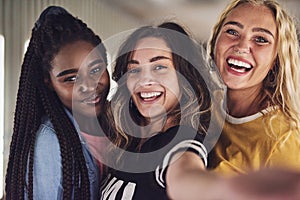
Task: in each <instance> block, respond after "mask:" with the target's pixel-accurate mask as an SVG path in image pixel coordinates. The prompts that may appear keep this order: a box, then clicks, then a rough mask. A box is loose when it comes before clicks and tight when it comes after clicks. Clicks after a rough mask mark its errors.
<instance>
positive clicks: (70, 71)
mask: <svg viewBox="0 0 300 200" xmlns="http://www.w3.org/2000/svg"><path fill="white" fill-rule="evenodd" d="M77 72H78V69H67V70H65V71H62V72H60V73H58V74H57V75H56V77H61V76H64V75H66V74H72V73H77Z"/></svg>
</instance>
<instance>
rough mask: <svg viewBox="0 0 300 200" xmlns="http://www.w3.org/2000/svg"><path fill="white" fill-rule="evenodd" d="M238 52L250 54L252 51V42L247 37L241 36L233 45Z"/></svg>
mask: <svg viewBox="0 0 300 200" xmlns="http://www.w3.org/2000/svg"><path fill="white" fill-rule="evenodd" d="M233 51H234V52H235V53H236V54H249V53H250V52H251V48H250V43H249V41H248V40H247V38H241V39H240V40H239V41H238V43H237V44H236V45H235V46H234V47H233Z"/></svg>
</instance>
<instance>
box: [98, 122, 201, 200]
mask: <svg viewBox="0 0 300 200" xmlns="http://www.w3.org/2000/svg"><path fill="white" fill-rule="evenodd" d="M203 139H204V136H203V135H202V134H199V133H197V131H196V130H194V129H192V128H190V127H187V126H174V127H172V128H170V129H168V130H167V131H166V132H160V133H158V134H156V135H154V136H152V137H151V138H149V139H148V140H147V141H146V142H145V143H144V144H143V145H142V146H141V148H140V149H139V150H138V151H137V150H135V151H133V152H126V153H125V154H124V155H123V157H122V158H123V159H122V161H123V163H122V167H119V169H110V173H109V175H108V177H107V178H106V179H105V181H104V182H103V183H102V186H101V193H102V198H101V199H103V200H121V199H123V200H148V199H149V200H150V199H151V200H158V199H159V200H160V199H162V200H163V199H169V198H168V197H167V194H166V188H165V174H166V171H167V166H168V164H169V161H170V160H171V158H172V155H174V153H178V152H183V151H192V152H194V153H196V154H198V155H199V156H200V157H201V158H202V159H203V161H204V163H205V165H206V162H207V152H206V148H205V147H204V146H203V145H202V142H203ZM129 149H135V148H133V147H132V148H129Z"/></svg>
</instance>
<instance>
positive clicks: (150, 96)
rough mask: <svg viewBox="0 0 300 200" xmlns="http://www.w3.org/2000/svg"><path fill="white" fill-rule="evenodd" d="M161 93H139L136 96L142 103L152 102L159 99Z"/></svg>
mask: <svg viewBox="0 0 300 200" xmlns="http://www.w3.org/2000/svg"><path fill="white" fill-rule="evenodd" d="M162 94H163V93H162V92H158V91H153V92H139V93H138V96H139V97H140V99H141V100H142V101H144V102H153V101H155V100H157V99H159V98H160V97H161V95H162Z"/></svg>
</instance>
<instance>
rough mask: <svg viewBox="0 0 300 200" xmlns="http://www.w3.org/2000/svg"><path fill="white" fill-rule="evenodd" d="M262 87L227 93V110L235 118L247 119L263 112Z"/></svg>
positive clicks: (230, 90) (229, 90)
mask: <svg viewBox="0 0 300 200" xmlns="http://www.w3.org/2000/svg"><path fill="white" fill-rule="evenodd" d="M261 101H262V93H261V88H260V87H255V88H249V89H247V90H232V89H228V91H227V109H228V113H229V114H230V115H231V116H233V117H246V116H249V115H253V114H255V113H258V112H259V111H261V110H262V107H261Z"/></svg>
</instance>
